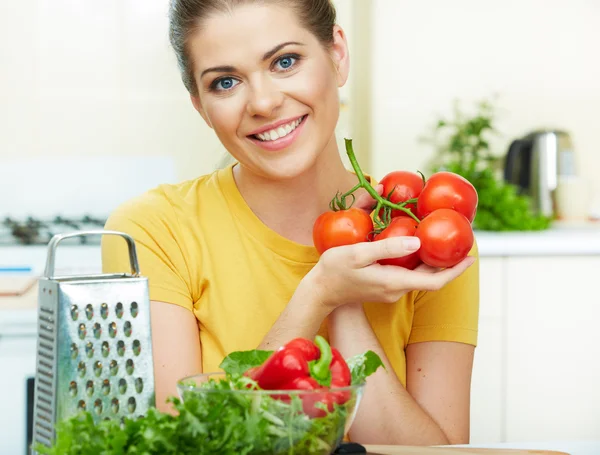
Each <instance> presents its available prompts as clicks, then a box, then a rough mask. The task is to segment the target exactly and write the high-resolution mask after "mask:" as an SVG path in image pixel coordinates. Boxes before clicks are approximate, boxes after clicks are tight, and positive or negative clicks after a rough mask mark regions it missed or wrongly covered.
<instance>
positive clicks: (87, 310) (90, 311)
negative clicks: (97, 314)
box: [85, 303, 94, 321]
mask: <svg viewBox="0 0 600 455" xmlns="http://www.w3.org/2000/svg"><path fill="white" fill-rule="evenodd" d="M85 317H86V318H88V321H91V320H92V318H93V317H94V307H93V306H92V304H91V303H88V304H87V305H86V306H85Z"/></svg>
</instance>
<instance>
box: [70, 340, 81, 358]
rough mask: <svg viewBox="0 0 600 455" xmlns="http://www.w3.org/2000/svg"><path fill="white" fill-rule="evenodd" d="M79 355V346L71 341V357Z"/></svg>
mask: <svg viewBox="0 0 600 455" xmlns="http://www.w3.org/2000/svg"><path fill="white" fill-rule="evenodd" d="M78 355H79V348H78V347H77V345H76V344H75V343H71V358H72V359H73V360H75V359H76V358H77V356H78Z"/></svg>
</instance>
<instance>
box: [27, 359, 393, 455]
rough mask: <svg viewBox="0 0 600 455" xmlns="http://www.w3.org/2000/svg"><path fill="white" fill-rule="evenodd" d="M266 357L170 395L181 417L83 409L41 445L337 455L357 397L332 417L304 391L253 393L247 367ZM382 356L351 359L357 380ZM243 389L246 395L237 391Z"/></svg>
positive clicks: (235, 364) (230, 363)
mask: <svg viewBox="0 0 600 455" xmlns="http://www.w3.org/2000/svg"><path fill="white" fill-rule="evenodd" d="M266 356H267V353H266V352H260V351H259V352H253V351H247V352H244V353H232V354H231V355H229V356H228V358H226V359H225V360H224V361H223V363H222V367H223V366H224V367H225V370H226V374H225V377H224V378H219V379H218V380H217V379H214V378H211V379H209V380H208V381H206V382H204V383H200V384H196V389H194V390H189V391H185V392H183V400H179V399H177V398H174V397H171V398H170V399H169V401H170V402H171V403H173V406H174V408H175V409H176V411H177V415H171V414H167V413H162V412H160V411H158V410H156V409H154V408H153V409H150V410H149V411H148V412H147V414H146V415H145V416H144V417H141V418H137V419H130V418H125V419H124V420H123V422H122V423H121V422H120V421H118V420H106V421H105V420H100V421H97V420H95V419H94V418H93V417H92V414H91V413H89V412H83V413H80V414H77V415H75V416H72V417H70V418H68V419H66V420H63V421H62V422H59V423H58V425H57V427H56V429H57V437H56V440H55V442H54V445H53V447H51V448H48V447H45V446H43V445H37V446H36V447H35V449H36V450H37V451H38V453H40V454H46V455H59V454H60V455H80V454H88V453H89V454H92V453H93V454H100V455H117V454H119V455H121V454H122V455H133V454H135V455H140V454H144V455H155V454H156V455H158V454H160V455H170V454H178V455H188V454H189V455H192V454H193V455H203V454H207V455H208V454H210V455H216V454H236V455H237V454H241V455H245V454H252V455H254V454H258V455H263V454H264V455H266V454H287V455H291V454H323V455H325V454H330V453H331V452H332V451H333V450H334V449H335V448H336V447H337V445H338V444H339V443H340V442H341V440H342V438H343V436H344V432H345V430H346V424H347V419H348V416H349V415H351V414H352V411H353V410H354V407H355V405H356V399H357V396H356V395H355V394H352V397H351V398H350V400H349V401H348V402H347V403H345V404H344V405H337V404H336V405H335V407H334V409H333V411H332V412H329V413H327V414H326V415H325V416H324V417H318V418H310V417H308V416H307V415H306V414H305V413H304V411H303V404H302V401H301V398H300V397H299V396H296V395H291V396H290V395H288V396H283V397H279V398H278V397H277V396H273V395H268V394H261V393H249V392H248V390H247V389H246V385H247V384H248V378H245V377H243V376H242V375H241V373H242V372H244V371H245V370H246V369H247V368H251V367H252V366H257V365H259V364H260V363H261V360H262V359H263V358H266ZM376 359H378V357H377V356H376V354H374V353H372V352H370V351H369V352H367V353H365V354H364V355H363V356H355V357H353V358H352V359H351V363H352V365H353V367H352V371H353V378H356V381H357V383H361V382H364V380H365V379H366V377H367V376H368V375H369V374H371V373H372V372H374V371H375V370H376V369H377V365H378V364H377V360H376ZM379 362H381V360H379ZM240 390H243V391H245V393H235V392H234V391H240Z"/></svg>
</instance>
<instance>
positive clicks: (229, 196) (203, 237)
mask: <svg viewBox="0 0 600 455" xmlns="http://www.w3.org/2000/svg"><path fill="white" fill-rule="evenodd" d="M232 169H233V166H232V165H230V166H228V167H226V168H224V169H220V170H218V171H215V172H213V173H211V174H208V175H205V176H202V177H200V178H197V179H194V180H189V181H185V182H182V183H180V184H175V185H160V186H158V187H156V188H154V189H152V190H150V191H148V192H146V193H144V194H143V195H141V196H139V197H137V198H134V199H132V200H130V201H128V202H127V203H125V204H123V205H121V206H120V207H119V208H118V209H117V210H115V212H114V213H113V214H112V215H111V216H110V218H109V219H108V221H107V223H106V226H105V228H106V229H110V230H117V231H121V232H125V233H128V234H130V235H131V236H132V237H133V238H134V240H135V242H136V247H137V253H138V259H139V263H140V268H141V273H142V275H144V276H146V277H147V278H148V282H149V291H150V299H151V300H157V301H162V302H168V303H172V304H175V305H180V306H182V307H184V308H187V309H189V310H190V311H192V312H193V313H194V315H195V317H196V319H197V320H198V325H199V329H200V342H201V345H202V367H203V371H204V372H212V371H218V365H219V364H220V362H221V361H222V360H223V357H225V356H226V355H227V354H228V353H230V352H231V351H236V350H248V349H255V348H256V346H258V345H259V344H260V342H261V340H262V339H263V338H264V336H265V335H266V334H267V332H268V331H269V330H270V328H271V327H272V325H273V324H274V323H275V321H276V320H277V318H278V317H279V315H280V314H281V312H282V311H283V309H284V308H285V306H286V304H287V302H288V301H289V300H290V299H291V297H292V294H293V293H294V291H295V289H296V287H297V286H298V283H299V282H300V280H301V279H302V278H303V277H304V276H305V275H306V274H307V273H308V271H309V270H310V269H311V268H312V267H313V266H314V265H315V263H316V262H317V261H318V259H319V256H318V254H317V252H316V250H315V248H314V247H312V246H305V245H301V244H298V243H296V242H293V241H291V240H288V239H286V238H284V237H282V236H280V235H279V234H277V233H276V232H274V231H272V230H271V229H269V228H268V227H267V226H265V225H264V224H263V223H262V222H261V221H260V219H259V218H258V217H257V216H256V215H255V214H254V213H253V212H252V211H251V209H250V208H249V207H248V205H247V204H246V202H245V201H244V199H243V197H242V195H241V194H240V192H239V191H238V189H237V186H236V184H235V180H234V178H233V172H232ZM471 254H475V255H476V254H477V248H476V247H475V248H473V251H472V253H471ZM102 261H103V269H104V271H105V272H123V271H128V270H129V258H128V255H127V248H126V246H125V243H124V242H123V241H122V240H120V239H118V238H117V237H114V236H106V237H104V239H103V243H102ZM365 311H366V314H367V317H368V319H369V322H370V323H371V326H372V327H373V330H374V332H375V334H376V335H377V337H378V339H379V341H380V343H381V345H382V346H383V348H384V350H385V353H386V355H387V356H388V357H389V360H390V362H391V363H392V365H393V367H394V370H395V372H396V374H397V375H398V377H399V378H400V380H401V382H402V383H403V384H406V359H405V348H406V346H407V345H408V344H410V343H415V342H420V341H428V340H448V341H457V342H462V343H468V344H472V345H475V344H476V341H477V325H478V312H479V269H478V266H477V264H474V265H473V266H471V267H470V268H469V269H468V270H467V271H466V272H465V273H464V274H463V275H462V276H461V277H459V278H458V279H456V280H454V281H453V282H452V283H450V284H448V285H447V286H446V287H445V288H443V289H442V290H440V291H437V292H417V291H414V292H410V293H408V294H407V295H405V296H404V297H403V298H402V299H401V300H400V301H398V302H397V303H395V304H383V303H366V304H365ZM320 334H321V335H323V336H325V338H327V330H326V324H325V323H323V325H322V326H321V330H320Z"/></svg>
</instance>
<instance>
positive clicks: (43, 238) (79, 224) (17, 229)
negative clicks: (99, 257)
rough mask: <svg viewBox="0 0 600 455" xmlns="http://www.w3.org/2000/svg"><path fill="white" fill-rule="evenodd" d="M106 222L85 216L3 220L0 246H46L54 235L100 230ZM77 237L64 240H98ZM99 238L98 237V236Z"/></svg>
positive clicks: (0, 228) (0, 229) (79, 242)
mask: <svg viewBox="0 0 600 455" xmlns="http://www.w3.org/2000/svg"><path fill="white" fill-rule="evenodd" d="M105 222H106V220H103V219H99V218H94V217H92V216H90V215H85V216H83V217H82V218H71V219H70V218H65V217H63V216H56V217H55V218H54V219H53V220H40V219H36V218H33V217H28V218H27V219H25V220H15V219H12V218H9V217H7V218H5V219H4V221H3V223H2V226H3V228H2V227H0V244H9V245H11V244H12V245H14V244H21V245H46V244H47V243H48V242H49V241H50V239H52V237H54V235H56V234H61V233H65V232H71V231H83V230H89V229H102V228H103V227H104V223H105ZM94 237H95V236H93V237H77V238H76V239H73V240H72V239H66V240H65V242H69V241H75V242H77V243H78V244H88V243H99V238H98V239H95V238H94ZM98 237H99V236H98Z"/></svg>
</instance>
